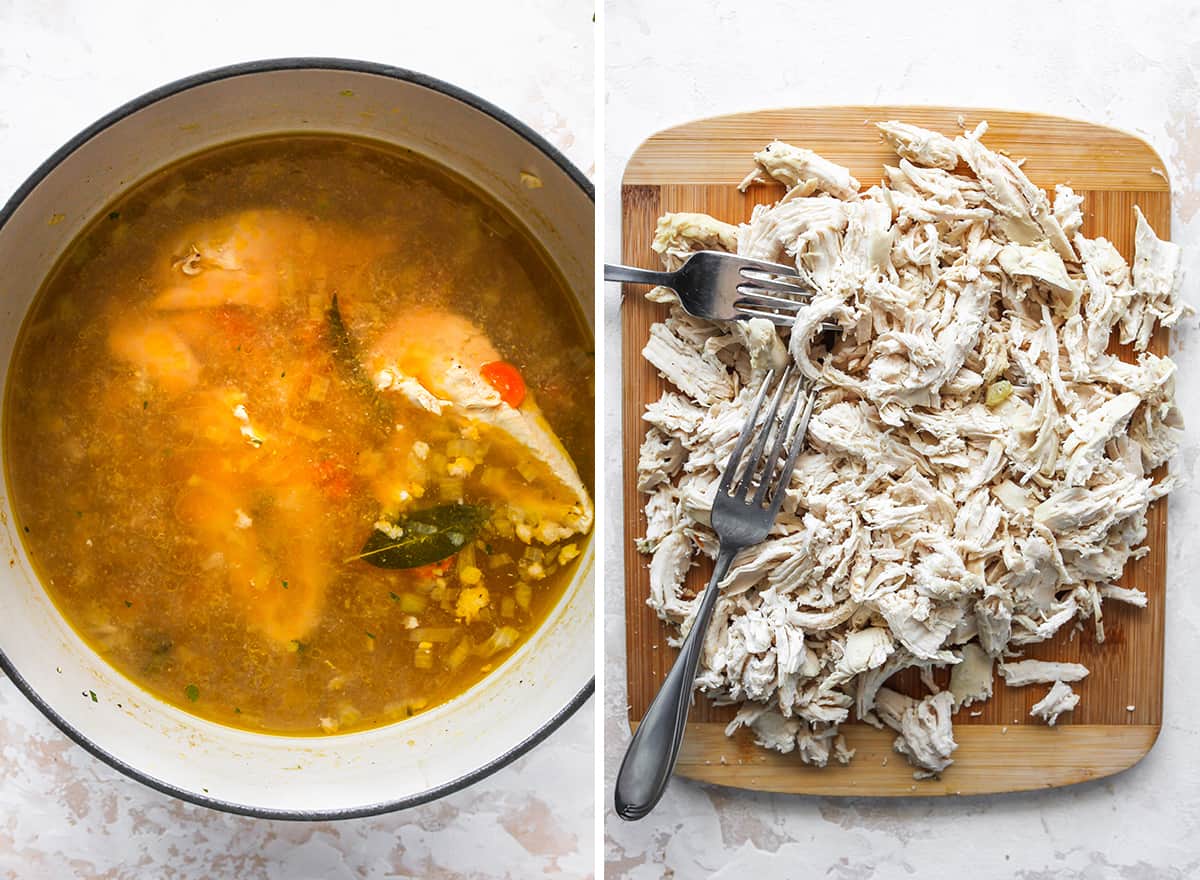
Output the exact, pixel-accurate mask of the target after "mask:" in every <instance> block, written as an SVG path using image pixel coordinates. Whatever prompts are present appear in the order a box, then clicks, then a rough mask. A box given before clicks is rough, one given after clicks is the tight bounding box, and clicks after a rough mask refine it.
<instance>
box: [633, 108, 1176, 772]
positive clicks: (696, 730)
mask: <svg viewBox="0 0 1200 880" xmlns="http://www.w3.org/2000/svg"><path fill="white" fill-rule="evenodd" d="M960 118H961V119H963V120H964V121H965V123H966V124H967V125H968V126H972V127H973V126H974V125H975V124H976V123H977V122H979V121H980V120H981V119H986V120H987V121H988V124H989V130H988V134H987V135H986V137H985V138H984V143H985V144H987V145H988V146H989V147H991V148H992V149H1001V150H1004V151H1006V152H1007V153H1008V154H1010V155H1011V156H1013V157H1014V158H1020V157H1025V158H1026V159H1027V162H1026V164H1025V166H1024V168H1025V172H1026V173H1027V174H1028V175H1029V177H1030V179H1031V180H1032V181H1033V182H1034V183H1035V184H1036V185H1038V186H1041V187H1043V188H1045V189H1047V190H1050V191H1051V194H1052V190H1053V186H1054V184H1056V183H1066V184H1069V185H1071V186H1072V187H1073V188H1074V189H1075V191H1076V192H1078V193H1080V194H1081V195H1083V196H1085V198H1086V201H1085V202H1084V206H1083V207H1084V224H1083V232H1084V234H1085V235H1088V236H1097V235H1102V236H1104V237H1106V238H1108V239H1109V240H1110V241H1112V242H1113V243H1114V244H1115V245H1116V247H1117V248H1118V249H1119V250H1120V251H1121V253H1122V255H1124V256H1125V258H1126V259H1127V260H1128V259H1130V258H1131V257H1132V254H1133V230H1134V215H1133V206H1134V205H1135V204H1137V205H1139V206H1140V207H1141V209H1142V211H1143V212H1144V213H1145V215H1146V218H1147V219H1148V220H1149V221H1150V223H1151V225H1152V226H1153V227H1154V229H1155V230H1156V231H1157V233H1158V234H1159V235H1160V236H1162V237H1166V236H1167V235H1168V234H1169V232H1170V188H1169V186H1168V183H1167V179H1166V176H1165V174H1164V171H1163V169H1165V165H1164V163H1163V161H1162V159H1160V158H1159V156H1158V155H1157V154H1156V153H1155V152H1154V151H1153V150H1152V149H1151V148H1150V147H1149V146H1148V145H1147V144H1146V143H1145V142H1143V141H1141V140H1139V139H1138V138H1136V137H1133V136H1131V135H1128V134H1125V133H1123V132H1120V131H1115V130H1113V129H1110V128H1103V127H1101V126H1097V125H1090V124H1088V123H1084V122H1076V121H1074V120H1069V119H1062V118H1059V117H1053V116H1041V115H1035V114H1029V113H1011V112H1004V111H997V110H979V109H970V108H955V107H937V108H932V107H820V108H810V109H794V110H771V111H764V112H758V113H745V114H738V115H734V116H722V117H718V118H714V119H705V120H701V121H699V122H693V123H689V124H687V125H682V126H679V127H678V128H672V129H669V130H667V131H664V132H660V133H659V134H656V135H654V136H653V137H651V138H650V139H649V140H647V141H646V142H645V143H644V144H642V145H641V147H639V148H638V150H637V152H636V153H635V154H634V155H633V158H632V159H631V160H630V162H629V165H628V167H627V168H626V171H625V177H624V180H623V185H622V190H621V199H622V210H623V216H622V227H621V228H622V257H623V259H624V261H625V262H626V263H627V264H629V265H633V266H644V267H647V268H655V269H658V268H661V264H660V263H659V261H658V258H657V255H656V254H654V252H653V251H651V249H650V242H651V240H652V239H653V236H654V226H655V221H656V220H657V218H658V217H659V215H660V214H663V213H665V212H667V211H702V212H705V213H708V214H712V215H713V216H715V217H718V218H720V219H722V220H726V221H729V222H732V223H737V222H741V221H745V220H747V219H748V218H749V216H750V211H751V208H752V207H753V206H754V205H755V204H758V203H760V202H773V201H775V200H776V199H778V198H779V196H780V195H782V194H783V187H781V186H775V185H770V186H769V185H755V186H753V187H751V189H750V190H749V191H748V192H747V193H745V194H744V195H743V194H742V193H739V192H738V191H737V183H738V182H739V181H740V180H741V179H742V177H743V176H744V175H745V174H746V172H747V171H749V170H750V169H751V167H752V159H751V156H752V154H753V153H754V152H755V151H756V150H759V149H761V148H762V147H763V146H764V145H765V144H766V143H768V142H769V141H771V140H772V139H774V138H779V139H780V140H784V141H787V142H789V143H792V144H795V145H797V146H803V147H808V148H810V149H813V150H816V151H817V152H818V153H821V154H822V155H824V156H826V157H827V158H829V159H832V160H833V161H835V162H839V163H841V164H844V165H847V166H848V167H849V168H850V170H851V172H853V174H854V176H855V177H857V178H858V179H859V181H860V182H861V183H862V184H863V186H864V187H866V186H869V185H871V184H874V183H878V182H879V180H880V177H881V174H882V170H881V169H882V166H883V165H884V164H885V163H891V164H895V162H896V157H895V154H894V153H892V152H891V151H890V150H889V149H888V148H887V147H886V146H885V145H884V144H883V143H882V142H881V140H880V138H879V135H878V133H877V131H876V129H875V128H874V126H873V125H870V124H868V123H873V122H877V121H883V120H888V119H899V120H902V121H905V122H911V123H915V124H917V125H922V126H926V127H928V128H932V129H935V130H938V131H941V132H943V133H946V134H948V135H953V134H955V133H957V132H958V131H959V130H960V129H959V124H958V120H959V119H960ZM646 289H647V288H646V287H644V286H641V285H626V286H625V290H624V301H623V304H622V316H621V327H622V369H623V370H624V399H623V401H622V417H623V425H624V444H625V446H624V473H623V487H624V505H625V509H624V513H625V523H626V526H625V607H626V648H627V656H628V669H627V672H628V686H629V718H630V721H631V723H632V724H634V725H635V726H636V723H637V721H638V720H639V719H640V718H641V717H642V715H643V714H644V713H645V710H646V707H647V706H648V705H649V703H650V700H651V699H652V698H653V696H654V694H655V692H656V690H657V688H658V683H659V682H660V681H661V680H662V678H663V676H664V675H665V673H666V671H667V670H668V669H669V668H670V665H671V663H672V662H673V660H674V658H675V653H676V652H675V651H674V650H673V649H671V648H669V647H668V646H667V644H666V630H665V627H664V625H663V624H662V623H661V622H660V621H659V620H658V618H657V617H656V616H655V615H654V613H653V612H652V611H651V610H650V609H649V608H648V607H647V606H646V596H647V595H648V593H649V577H648V571H647V567H646V565H647V561H648V557H645V556H642V555H641V554H639V553H638V552H637V550H636V548H635V544H634V542H635V540H636V539H637V538H638V537H639V536H641V535H642V534H644V531H645V515H644V513H643V511H642V504H643V502H644V497H643V496H640V495H639V494H638V492H637V489H636V486H635V482H636V478H637V475H636V470H637V458H638V447H639V445H640V443H641V441H642V437H643V435H644V429H645V426H644V424H643V423H642V421H641V414H642V410H643V408H644V406H645V405H646V404H647V403H649V402H650V401H652V400H656V399H657V398H658V397H659V395H660V394H661V392H662V390H663V388H664V386H665V383H664V381H663V380H662V379H661V378H660V377H659V376H658V375H657V373H656V372H655V370H654V369H653V368H652V367H651V366H650V365H649V364H648V363H646V361H645V360H644V359H643V358H642V356H641V350H642V347H643V346H644V345H645V343H646V340H647V339H648V337H649V327H650V325H651V324H652V323H654V322H655V321H658V320H661V319H662V318H663V317H664V316H665V311H666V310H665V307H662V306H656V305H653V304H652V303H648V302H646V300H645V299H644V298H643V297H642V294H643V293H644V292H645V291H646ZM1153 350H1154V351H1155V352H1156V353H1159V354H1163V353H1165V352H1166V350H1167V333H1166V331H1159V333H1158V335H1157V337H1156V338H1155V340H1154V342H1153ZM1123 356H1126V357H1128V353H1127V352H1124V353H1123ZM1166 541H1167V508H1166V505H1165V503H1163V502H1159V503H1157V504H1155V505H1154V507H1153V508H1152V509H1151V512H1150V517H1149V538H1148V544H1149V546H1150V548H1151V552H1150V554H1149V555H1148V556H1146V557H1145V558H1143V559H1141V560H1139V561H1137V562H1134V563H1132V564H1131V565H1130V566H1129V567H1128V568H1127V569H1126V572H1125V576H1124V577H1123V578H1122V580H1121V583H1122V584H1123V585H1125V586H1130V587H1138V588H1139V589H1142V590H1145V591H1146V592H1147V593H1148V594H1149V597H1150V605H1149V607H1148V608H1146V609H1137V608H1132V607H1130V606H1126V605H1122V604H1120V603H1117V602H1109V603H1106V605H1105V607H1104V629H1105V635H1106V641H1105V642H1104V644H1102V645H1097V644H1096V643H1095V640H1094V632H1093V630H1092V628H1091V627H1090V626H1088V627H1087V629H1085V630H1084V631H1082V632H1078V633H1075V634H1073V635H1071V634H1067V633H1065V632H1063V633H1060V634H1059V637H1058V638H1056V639H1054V640H1053V641H1051V642H1048V643H1044V644H1042V645H1038V646H1035V647H1033V648H1032V649H1031V650H1029V651H1028V652H1027V653H1026V656H1028V657H1032V658H1038V659H1046V660H1051V659H1053V660H1066V661H1074V662H1079V663H1083V664H1085V665H1086V666H1087V667H1088V668H1089V669H1090V670H1091V675H1089V676H1088V678H1087V679H1086V680H1084V681H1083V682H1081V683H1079V684H1077V685H1073V687H1074V688H1075V690H1076V691H1077V692H1078V693H1079V694H1080V696H1081V698H1082V699H1081V702H1080V705H1079V708H1078V709H1076V711H1075V712H1074V713H1073V714H1070V715H1066V716H1064V717H1063V718H1062V719H1060V721H1059V723H1058V726H1057V727H1054V728H1050V727H1046V726H1045V725H1043V724H1041V723H1040V722H1037V721H1035V720H1034V719H1032V718H1031V717H1030V715H1029V710H1030V707H1031V706H1032V705H1033V704H1034V703H1035V702H1036V701H1037V700H1039V699H1040V698H1041V697H1042V696H1043V695H1044V694H1045V692H1046V690H1047V688H1046V687H1045V686H1033V687H1027V688H1013V689H1009V688H1006V687H1005V686H1004V684H1003V682H1002V681H1000V680H999V679H998V680H997V681H996V684H995V696H993V697H992V699H991V700H990V701H988V702H987V703H986V704H984V705H983V706H973V707H971V709H969V710H963V711H961V712H959V713H958V715H957V716H956V717H955V736H956V739H957V741H958V743H959V748H958V751H956V752H955V754H954V765H953V766H952V767H950V769H949V770H947V771H946V772H945V773H944V774H943V775H942V777H941V778H940V779H934V780H925V781H919V782H918V781H914V780H913V778H912V768H911V767H910V766H909V765H908V763H907V762H906V761H905V760H904V758H903V757H902V756H900V755H897V754H894V753H893V752H892V742H893V740H894V739H895V735H894V734H893V733H892V732H891V731H886V732H885V731H878V730H875V729H874V728H872V727H870V726H868V725H865V724H847V725H843V731H844V732H845V734H846V738H847V740H848V742H849V744H850V746H851V747H853V748H856V749H858V754H857V755H856V756H855V758H854V760H853V761H852V762H851V763H850V765H849V766H848V767H842V766H830V767H828V768H825V769H817V768H812V767H807V766H805V765H804V764H802V763H801V762H800V761H799V759H798V758H796V756H795V755H794V754H792V755H780V754H777V753H775V752H767V751H765V750H763V749H761V748H759V747H757V746H755V745H754V743H753V741H752V738H751V736H750V735H749V734H748V733H747V732H746V731H744V730H743V731H741V732H739V734H738V735H737V736H735V737H733V738H727V737H726V736H725V735H724V732H723V729H724V726H725V724H726V722H727V721H728V720H729V719H730V718H731V717H732V716H733V711H732V709H729V708H724V709H719V708H715V707H713V706H711V705H710V704H709V703H708V701H707V700H706V699H705V698H703V697H699V696H698V697H697V700H696V703H695V705H694V706H693V708H692V712H691V716H690V719H689V723H688V730H687V735H686V737H685V739H684V743H683V749H682V753H681V756H680V759H679V764H678V766H677V768H676V772H677V773H679V774H681V775H683V776H689V777H692V778H694V779H700V780H704V781H708V782H716V783H720V784H722V785H730V786H738V787H741V788H750V789H760V790H765V791H782V792H794V793H807V794H823V795H829V794H834V795H910V794H919V795H937V794H976V793H982V792H1001V791H1019V790H1023V789H1031V788H1043V787H1052V786H1058V785H1069V784H1071V783H1075V782H1082V781H1084V780H1088V779H1097V778H1099V777H1102V776H1107V775H1109V774H1112V773H1116V772H1118V771H1120V770H1124V769H1126V768H1127V767H1130V766H1132V765H1133V764H1135V763H1137V761H1138V760H1139V759H1141V757H1142V756H1143V755H1145V754H1146V752H1148V751H1149V750H1150V747H1151V746H1152V745H1153V744H1154V741H1155V739H1156V738H1157V736H1158V732H1159V729H1160V727H1161V724H1162V677H1163V620H1164V610H1165V609H1164V585H1165V580H1166ZM710 570H711V567H710V565H709V564H707V562H706V563H705V564H703V565H698V566H696V567H694V568H693V569H692V571H691V573H690V574H689V576H688V580H687V584H688V586H689V587H690V588H692V589H695V590H699V589H702V588H703V586H704V584H705V583H706V582H707V580H708V577H709V574H710ZM947 680H948V675H947V674H942V677H941V683H942V685H943V686H944V685H945V683H946V681H947ZM894 684H895V686H898V687H899V688H900V689H901V690H905V691H907V692H909V693H910V694H913V695H917V694H918V693H919V690H918V684H917V682H916V679H915V673H913V672H909V673H905V674H903V675H902V676H900V677H898V678H897V679H896V680H895V682H894ZM978 710H982V714H980V715H978V716H977V717H971V715H970V714H969V713H970V712H972V711H978Z"/></svg>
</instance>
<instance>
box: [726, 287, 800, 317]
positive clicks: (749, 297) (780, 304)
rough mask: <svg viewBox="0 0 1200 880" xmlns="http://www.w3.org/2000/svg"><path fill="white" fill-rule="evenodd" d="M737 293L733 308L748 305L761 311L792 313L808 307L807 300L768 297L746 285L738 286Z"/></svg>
mask: <svg viewBox="0 0 1200 880" xmlns="http://www.w3.org/2000/svg"><path fill="white" fill-rule="evenodd" d="M737 292H738V294H739V295H738V298H737V299H736V300H734V301H733V304H734V306H740V305H748V306H755V307H756V308H761V309H791V310H792V311H793V312H798V311H800V310H801V309H802V308H804V307H805V306H807V305H808V300H807V299H785V298H784V297H782V296H769V295H767V294H765V293H760V292H759V291H758V290H757V289H756V288H753V287H750V286H749V285H747V284H739V285H738V289H737Z"/></svg>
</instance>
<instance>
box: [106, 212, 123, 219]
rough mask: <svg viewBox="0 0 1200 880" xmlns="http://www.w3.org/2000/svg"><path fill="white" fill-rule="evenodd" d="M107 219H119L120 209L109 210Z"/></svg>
mask: <svg viewBox="0 0 1200 880" xmlns="http://www.w3.org/2000/svg"><path fill="white" fill-rule="evenodd" d="M108 219H109V220H120V219H121V212H120V211H109V212H108Z"/></svg>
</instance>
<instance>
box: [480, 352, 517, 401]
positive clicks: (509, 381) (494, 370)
mask: <svg viewBox="0 0 1200 880" xmlns="http://www.w3.org/2000/svg"><path fill="white" fill-rule="evenodd" d="M479 374H480V375H481V376H483V378H484V381H486V382H487V383H488V384H489V385H491V386H492V387H493V388H495V389H496V390H497V391H498V392H500V399H501V400H503V401H504V402H505V403H507V404H508V405H509V406H511V407H512V408H513V409H516V408H517V407H519V406H520V405H521V403H522V402H523V401H524V400H525V380H524V379H522V378H521V371H520V370H518V369H517V368H516V367H514V366H513V365H512V364H510V363H508V362H507V361H492V362H491V363H490V364H484V365H483V366H482V367H480V368H479Z"/></svg>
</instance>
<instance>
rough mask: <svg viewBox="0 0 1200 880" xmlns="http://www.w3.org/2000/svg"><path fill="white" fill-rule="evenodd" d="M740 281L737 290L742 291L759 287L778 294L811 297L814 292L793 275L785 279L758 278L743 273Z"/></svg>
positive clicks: (807, 284)
mask: <svg viewBox="0 0 1200 880" xmlns="http://www.w3.org/2000/svg"><path fill="white" fill-rule="evenodd" d="M742 279H743V280H742V281H741V282H739V283H738V290H742V289H743V288H745V287H761V288H762V289H763V290H776V291H779V292H780V293H798V294H800V295H802V296H812V295H813V293H814V292H815V291H814V290H813V288H812V287H811V286H810V285H809V283H808V282H807V281H806V280H805V279H803V278H801V277H800V276H799V275H793V276H791V277H790V278H787V279H780V278H760V277H759V276H757V275H749V274H747V273H745V272H743V273H742ZM793 279H795V280H793Z"/></svg>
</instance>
